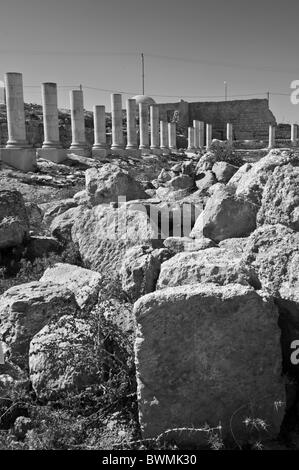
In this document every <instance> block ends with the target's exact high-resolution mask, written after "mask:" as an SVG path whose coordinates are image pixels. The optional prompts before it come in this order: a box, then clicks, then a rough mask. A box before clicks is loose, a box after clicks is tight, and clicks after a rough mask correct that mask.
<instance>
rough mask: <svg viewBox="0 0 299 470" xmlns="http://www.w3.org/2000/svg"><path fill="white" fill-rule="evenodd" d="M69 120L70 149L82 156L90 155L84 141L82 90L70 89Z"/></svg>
mask: <svg viewBox="0 0 299 470" xmlns="http://www.w3.org/2000/svg"><path fill="white" fill-rule="evenodd" d="M70 100H71V120H72V143H71V146H70V151H71V152H72V153H75V154H76V155H80V156H82V157H88V156H90V149H89V148H88V145H87V143H86V137H85V123H84V105H83V91H82V90H71V92H70Z"/></svg>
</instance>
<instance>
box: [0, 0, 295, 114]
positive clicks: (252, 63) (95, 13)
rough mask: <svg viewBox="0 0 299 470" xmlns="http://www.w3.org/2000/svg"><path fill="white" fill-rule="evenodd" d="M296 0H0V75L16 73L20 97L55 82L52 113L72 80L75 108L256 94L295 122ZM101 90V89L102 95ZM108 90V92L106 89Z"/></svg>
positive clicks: (37, 95)
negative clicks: (80, 101)
mask: <svg viewBox="0 0 299 470" xmlns="http://www.w3.org/2000/svg"><path fill="white" fill-rule="evenodd" d="M298 15H299V2H298V0H284V1H283V2H281V1H278V0H271V1H270V0H250V1H248V0H0V79H1V78H2V77H3V76H4V73H5V72H22V73H23V81H24V99H25V101H26V102H34V103H40V102H41V92H40V84H41V83H42V82H56V83H57V84H58V87H59V96H58V99H59V107H61V108H69V91H70V90H71V89H74V88H76V87H78V86H79V85H80V84H82V86H83V90H84V105H85V108H86V109H92V106H93V105H94V104H104V105H106V106H107V111H110V93H111V91H114V92H123V105H124V107H125V100H126V99H127V98H128V97H132V96H133V95H135V94H140V93H141V92H142V87H141V53H143V54H144V57H145V93H146V94H148V95H150V96H152V97H153V98H154V99H155V100H156V101H157V102H160V103H163V102H172V101H173V102H175V101H179V100H180V99H185V100H186V101H189V102H192V101H213V100H223V99H224V93H225V91H224V90H225V85H224V82H227V92H228V99H246V98H265V97H266V96H267V92H270V109H271V110H272V111H273V113H274V115H275V117H276V119H277V120H278V122H286V123H290V122H294V123H299V104H298V105H294V104H291V101H290V94H291V89H290V84H291V82H292V81H293V80H299V60H298V59H299V57H298V56H299V33H298V30H299V28H298ZM103 90H104V91H103ZM110 90H111V91H110Z"/></svg>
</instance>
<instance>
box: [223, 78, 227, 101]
mask: <svg viewBox="0 0 299 470" xmlns="http://www.w3.org/2000/svg"><path fill="white" fill-rule="evenodd" d="M224 98H225V101H227V82H224Z"/></svg>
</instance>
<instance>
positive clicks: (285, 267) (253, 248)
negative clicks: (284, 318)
mask: <svg viewBox="0 0 299 470" xmlns="http://www.w3.org/2000/svg"><path fill="white" fill-rule="evenodd" d="M242 261H243V263H244V265H245V266H247V268H248V269H250V271H251V276H252V278H255V280H256V283H260V285H261V287H262V288H263V289H265V290H266V291H268V292H269V293H270V295H272V296H274V297H276V298H283V299H286V300H290V301H294V302H295V303H297V305H298V313H299V233H298V232H294V231H293V230H292V229H290V228H288V227H285V226H283V225H280V224H278V225H263V226H261V227H259V228H257V229H256V230H255V231H254V232H253V233H252V234H251V236H250V237H249V239H248V242H247V244H246V247H245V250H244V253H243V256H242ZM298 325H299V322H298Z"/></svg>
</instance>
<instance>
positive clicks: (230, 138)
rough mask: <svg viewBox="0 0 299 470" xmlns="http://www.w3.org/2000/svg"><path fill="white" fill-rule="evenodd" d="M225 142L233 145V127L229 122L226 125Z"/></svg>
mask: <svg viewBox="0 0 299 470" xmlns="http://www.w3.org/2000/svg"><path fill="white" fill-rule="evenodd" d="M226 140H227V141H228V142H229V143H230V144H232V143H233V125H232V124H231V123H230V122H228V123H227V124H226Z"/></svg>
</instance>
